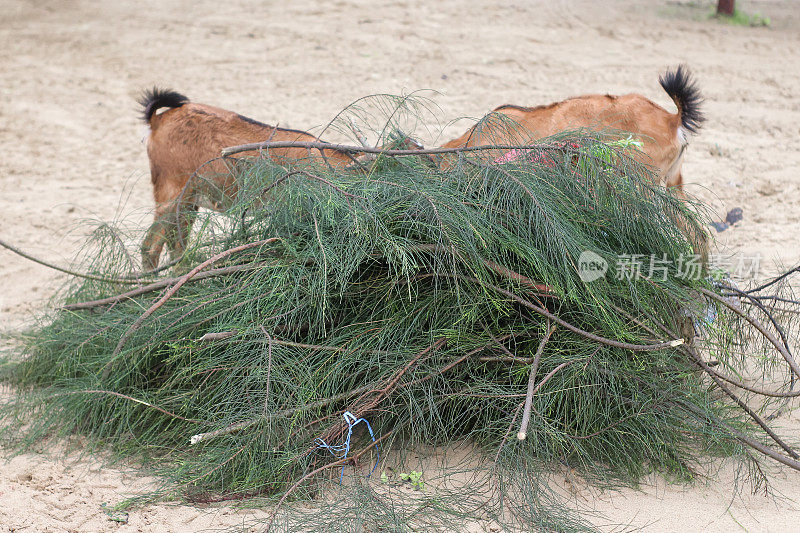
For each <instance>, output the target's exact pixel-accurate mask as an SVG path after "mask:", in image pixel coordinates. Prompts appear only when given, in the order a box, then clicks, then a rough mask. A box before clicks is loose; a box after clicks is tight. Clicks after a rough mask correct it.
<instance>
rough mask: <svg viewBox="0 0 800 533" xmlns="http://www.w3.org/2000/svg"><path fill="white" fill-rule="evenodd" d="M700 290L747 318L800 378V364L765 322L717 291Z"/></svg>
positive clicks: (701, 288)
mask: <svg viewBox="0 0 800 533" xmlns="http://www.w3.org/2000/svg"><path fill="white" fill-rule="evenodd" d="M698 290H699V291H700V292H702V293H703V294H705V295H706V296H708V297H709V298H711V299H712V300H715V301H717V302H719V303H721V304H722V305H724V306H725V307H727V308H728V309H730V310H731V311H733V312H734V313H736V314H737V315H739V316H740V317H742V318H744V319H745V320H747V321H748V322H749V323H750V324H751V325H752V326H753V327H754V328H756V329H757V330H758V331H759V332H760V333H761V334H762V335H763V336H764V337H765V338H766V339H767V340H768V341H769V342H770V343H771V344H772V345H773V346H775V348H776V349H777V350H778V352H780V354H781V355H782V356H783V358H784V359H785V360H786V362H787V363H788V364H789V367H790V368H791V369H792V372H794V374H795V375H796V376H797V377H798V378H800V366H797V361H795V360H794V357H792V355H791V354H790V353H789V352H788V351H786V348H785V347H784V346H783V345H782V344H781V343H779V342H778V340H777V339H776V338H775V337H774V336H773V335H772V333H770V332H769V331H767V329H766V328H765V327H764V325H763V324H761V322H759V321H758V320H756V319H755V318H753V317H751V316H750V315H748V314H747V313H745V312H744V311H742V310H741V309H739V308H738V307H736V306H735V305H733V304H732V303H730V302H729V301H727V300H726V299H725V298H723V297H722V296H720V295H718V294H716V293H715V292H712V291H710V290H708V289H704V288H703V287H700V288H699V289H698Z"/></svg>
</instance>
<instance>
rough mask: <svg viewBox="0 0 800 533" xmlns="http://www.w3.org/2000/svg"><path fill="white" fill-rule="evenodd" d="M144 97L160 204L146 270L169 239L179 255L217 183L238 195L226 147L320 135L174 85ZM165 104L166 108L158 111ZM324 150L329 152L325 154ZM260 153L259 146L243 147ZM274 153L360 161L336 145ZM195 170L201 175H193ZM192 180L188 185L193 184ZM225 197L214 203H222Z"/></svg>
mask: <svg viewBox="0 0 800 533" xmlns="http://www.w3.org/2000/svg"><path fill="white" fill-rule="evenodd" d="M139 103H140V104H141V105H142V107H143V112H142V118H143V119H144V121H145V122H146V123H147V125H148V126H149V127H150V134H149V136H148V139H147V155H148V157H149V159H150V177H151V180H152V183H153V196H154V197H155V202H156V209H155V220H154V222H153V224H152V225H151V226H150V229H149V230H148V232H147V235H146V236H145V239H144V242H143V243H142V265H143V268H144V269H145V270H152V269H154V268H156V267H157V266H158V260H159V257H160V256H161V251H162V249H163V247H164V244H165V243H166V244H167V247H168V248H169V251H170V257H171V258H172V259H173V260H175V259H178V258H179V257H180V256H181V255H182V254H183V251H184V248H185V243H186V238H187V236H188V234H189V232H190V230H191V227H192V223H193V222H194V219H195V217H196V214H197V210H198V208H199V207H200V206H201V204H203V205H206V204H207V202H204V200H205V199H206V198H205V197H204V196H208V194H207V193H208V192H209V189H214V190H215V192H216V196H217V197H218V198H233V197H234V196H235V195H236V193H237V187H236V183H235V182H234V180H233V178H232V176H231V174H230V168H229V164H230V163H229V161H230V160H228V161H226V160H225V159H223V158H220V153H221V151H222V149H223V148H226V147H229V146H235V145H241V144H248V143H255V142H261V141H267V140H271V141H311V142H314V141H319V139H317V138H316V137H314V136H313V135H311V134H309V133H306V132H304V131H299V130H291V129H285V128H279V127H277V126H269V125H267V124H263V123H261V122H258V121H256V120H253V119H250V118H247V117H244V116H242V115H239V114H237V113H233V112H231V111H226V110H225V109H220V108H217V107H212V106H209V105H204V104H195V103H190V102H189V100H188V98H186V97H185V96H183V95H182V94H179V93H176V92H174V91H170V90H161V89H153V90H151V91H147V92H146V93H145V94H144V95H143V96H142V98H141V99H140V100H139ZM160 108H168V109H167V110H166V111H164V112H162V113H159V114H156V111H157V110H158V109H160ZM323 154H324V155H323ZM242 155H244V156H256V155H258V152H243V153H242ZM269 156H270V158H271V159H273V160H277V161H280V160H282V159H287V160H299V159H314V160H318V161H320V162H322V161H323V160H325V161H327V163H328V164H330V165H331V166H333V167H336V168H341V167H344V166H347V165H349V164H351V163H353V162H354V161H355V158H354V157H353V156H351V155H350V154H348V153H346V152H341V151H338V150H333V149H330V150H329V149H325V150H322V151H320V150H309V149H306V148H271V149H270V150H269ZM195 174H197V175H198V178H199V179H192V180H191V182H190V178H192V176H194V175H195ZM187 183H188V185H187ZM219 205H220V202H213V203H212V204H211V205H210V206H209V207H212V208H218V207H219Z"/></svg>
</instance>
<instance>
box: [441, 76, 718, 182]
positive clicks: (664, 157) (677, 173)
mask: <svg viewBox="0 0 800 533" xmlns="http://www.w3.org/2000/svg"><path fill="white" fill-rule="evenodd" d="M661 85H662V87H663V88H664V90H666V91H667V93H668V94H669V96H670V97H671V98H672V99H673V101H674V102H675V104H676V105H677V107H678V113H675V114H673V113H670V112H668V111H667V110H666V109H664V108H662V107H660V106H659V105H657V104H655V103H654V102H652V101H651V100H649V99H647V98H645V97H644V96H641V95H639V94H626V95H623V96H611V95H586V96H578V97H575V98H569V99H567V100H563V101H561V102H556V103H553V104H550V105H546V106H538V107H521V106H515V105H504V106H500V107H498V108H497V109H495V110H494V111H493V112H492V114H491V115H489V116H487V118H485V119H484V120H482V121H481V122H480V123H479V124H477V125H476V126H473V127H472V128H470V129H469V130H468V131H467V132H466V133H464V135H462V136H461V137H459V138H457V139H454V140H452V141H450V142H448V143H446V144H445V145H444V147H445V148H456V147H461V146H479V145H483V144H515V143H522V142H528V141H530V140H531V139H538V138H543V137H550V136H553V135H556V134H558V133H561V132H564V131H570V130H577V129H590V130H595V131H603V130H616V131H625V132H630V133H632V134H633V135H634V136H636V137H637V138H638V139H639V140H640V141H641V142H642V150H641V151H642V154H640V155H639V157H641V158H642V159H643V162H644V163H647V164H649V165H652V166H653V167H655V168H656V169H657V171H658V172H657V176H656V177H657V178H658V179H659V181H661V182H663V183H664V184H665V185H667V186H669V187H676V188H677V189H678V191H679V193H681V194H682V190H681V186H682V177H681V162H682V158H683V152H684V149H685V147H686V144H687V143H688V138H689V134H690V133H692V132H695V131H696V130H697V128H698V127H699V124H700V122H702V120H703V119H702V115H701V114H700V111H699V104H700V96H699V92H698V90H697V89H696V87H695V86H694V85H693V83H692V82H691V80H690V77H689V74H688V72H687V71H685V70H684V69H683V68H680V67H679V68H678V70H677V71H676V72H667V74H666V75H665V76H663V77H662V78H661Z"/></svg>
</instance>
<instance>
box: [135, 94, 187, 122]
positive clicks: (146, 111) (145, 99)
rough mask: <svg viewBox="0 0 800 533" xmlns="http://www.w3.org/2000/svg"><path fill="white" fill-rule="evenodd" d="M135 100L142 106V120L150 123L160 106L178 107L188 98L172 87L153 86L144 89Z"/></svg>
mask: <svg viewBox="0 0 800 533" xmlns="http://www.w3.org/2000/svg"><path fill="white" fill-rule="evenodd" d="M137 101H138V102H139V104H140V105H141V106H142V120H144V121H145V122H146V123H148V124H150V119H152V118H153V114H154V113H155V112H156V110H158V109H160V108H162V107H180V106H182V105H183V104H186V103H188V102H189V99H188V98H186V97H185V96H183V95H182V94H181V93H177V92H175V91H173V90H172V89H159V88H158V87H153V88H152V89H147V90H146V91H144V92H143V93H142V96H140V97H139V99H138V100H137Z"/></svg>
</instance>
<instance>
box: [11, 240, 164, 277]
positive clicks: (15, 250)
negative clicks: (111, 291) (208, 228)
mask: <svg viewBox="0 0 800 533" xmlns="http://www.w3.org/2000/svg"><path fill="white" fill-rule="evenodd" d="M0 246H2V247H3V248H5V249H6V250H8V251H9V252H13V253H15V254H17V255H19V256H21V257H24V258H25V259H27V260H29V261H33V262H34V263H37V264H39V265H42V266H45V267H47V268H51V269H53V270H57V271H59V272H63V273H64V274H69V275H70V276H75V277H76V278H83V279H90V280H93V281H103V282H105V283H127V284H131V285H137V284H139V283H142V280H145V279H146V278H148V277H150V276H151V275H152V274H156V273H158V272H159V269H154V270H150V271H148V272H142V273H141V274H137V275H135V276H130V277H123V278H109V277H106V276H95V275H94V274H86V273H83V272H77V271H75V270H70V269H68V268H64V267H61V266H58V265H56V264H53V263H50V262H48V261H45V260H44V259H39V258H38V257H35V256H33V255H31V254H29V253H27V252H24V251H22V250H20V249H19V248H17V247H16V246H14V245H12V244H9V243H7V242H6V241H3V240H0Z"/></svg>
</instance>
